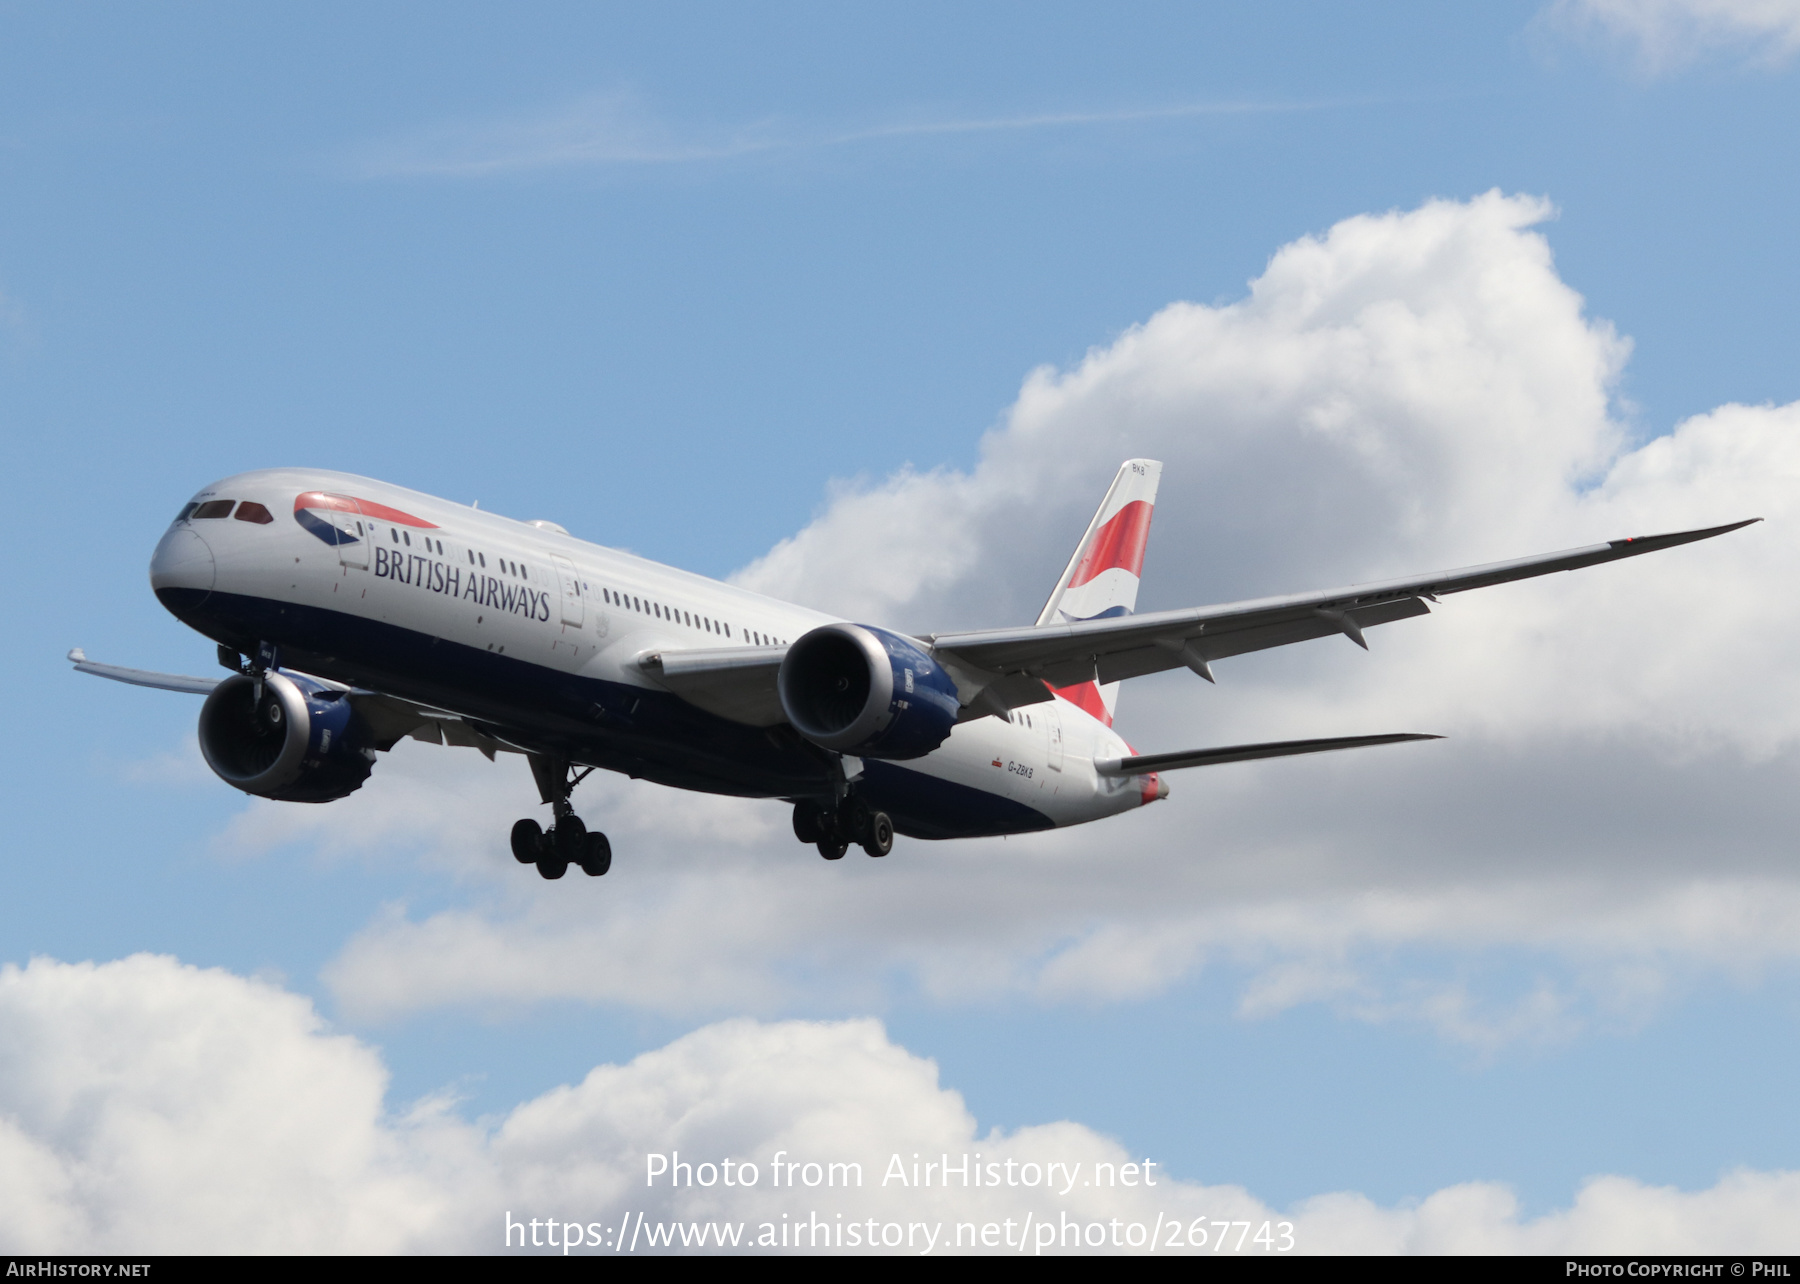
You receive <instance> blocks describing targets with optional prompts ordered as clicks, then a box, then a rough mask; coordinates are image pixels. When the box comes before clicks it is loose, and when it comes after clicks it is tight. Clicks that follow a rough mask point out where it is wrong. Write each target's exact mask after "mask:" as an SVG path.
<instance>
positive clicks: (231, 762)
mask: <svg viewBox="0 0 1800 1284" xmlns="http://www.w3.org/2000/svg"><path fill="white" fill-rule="evenodd" d="M200 752H201V753H202V754H204V755H205V757H206V765H207V766H209V767H211V768H212V769H213V771H214V773H215V774H216V775H217V776H218V777H219V779H221V780H223V781H224V782H225V783H226V784H228V785H231V786H232V787H234V788H237V789H241V790H243V791H244V792H245V793H247V794H255V795H256V796H257V797H259V798H273V799H275V800H277V801H278V802H331V801H332V800H333V799H337V798H342V797H344V796H345V795H346V794H351V793H354V792H356V790H358V789H360V788H361V787H362V783H363V781H365V780H367V779H368V778H369V773H370V772H371V771H373V770H374V768H375V751H374V749H373V748H372V747H371V745H370V737H369V736H368V734H367V729H366V728H365V727H364V726H363V725H362V722H361V720H360V719H358V718H357V716H356V711H355V710H354V709H352V708H351V707H350V701H349V700H348V699H347V698H346V697H345V695H344V693H343V692H341V691H337V690H334V689H332V688H330V687H327V686H325V685H324V684H323V683H320V682H315V681H314V680H313V679H311V678H306V677H302V676H300V675H298V674H288V673H277V672H270V673H266V674H264V675H263V680H262V697H261V699H258V698H257V694H256V682H255V680H254V679H252V678H250V677H247V676H246V675H244V674H241V673H240V674H238V675H236V676H235V677H230V678H226V679H225V681H223V682H221V683H220V684H219V685H218V686H216V687H214V688H213V691H212V694H211V695H209V696H207V697H206V704H205V705H203V706H202V707H201V709H200Z"/></svg>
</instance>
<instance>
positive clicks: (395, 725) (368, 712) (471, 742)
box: [69, 647, 525, 759]
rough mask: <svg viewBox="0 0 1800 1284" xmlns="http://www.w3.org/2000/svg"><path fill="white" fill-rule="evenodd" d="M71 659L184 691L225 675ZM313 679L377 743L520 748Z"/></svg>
mask: <svg viewBox="0 0 1800 1284" xmlns="http://www.w3.org/2000/svg"><path fill="white" fill-rule="evenodd" d="M69 659H70V661H71V662H73V664H74V665H75V671H76V672H77V673H91V674H93V675H94V676H95V677H96V678H108V679H110V680H112V681H114V682H129V683H131V685H133V686H138V687H154V688H156V689H157V690H159V691H181V692H184V693H186V694H188V695H208V694H210V693H211V692H212V689H213V688H214V687H216V686H218V685H219V683H221V682H223V681H225V679H224V678H196V677H189V676H187V675H186V674H181V673H152V672H151V671H150V670H148V669H127V668H122V667H120V666H119V665H116V664H96V663H95V662H94V661H92V660H90V659H88V658H87V653H86V652H85V651H83V650H82V649H81V648H80V647H76V648H75V649H74V650H72V651H70V652H69ZM306 676H307V677H309V678H312V680H313V681H315V682H322V683H324V684H325V685H326V686H328V687H336V688H338V689H339V690H341V691H347V692H349V695H350V703H351V704H352V705H354V706H355V708H356V712H357V714H358V715H359V716H361V717H362V719H363V720H364V721H365V722H367V723H368V724H369V727H370V729H371V730H372V731H374V733H375V738H376V742H377V747H379V748H382V749H386V748H389V747H391V746H392V745H393V744H394V742H395V741H397V740H399V739H401V738H402V737H403V736H411V737H412V738H413V739H414V740H423V741H424V742H425V743H426V744H433V745H461V746H464V747H466V748H470V749H479V750H480V751H481V752H482V753H484V754H486V755H487V756H488V757H489V758H490V759H491V758H492V757H493V756H494V754H495V753H497V752H506V753H523V752H525V751H524V750H523V749H520V748H518V747H516V746H514V745H511V744H508V743H507V742H506V741H504V740H498V739H496V738H494V737H493V736H491V735H489V734H488V733H487V732H486V731H484V730H482V729H481V728H479V727H477V726H475V725H474V724H472V723H470V722H469V721H468V720H467V719H465V718H463V717H461V716H460V715H458V714H454V713H449V712H446V711H445V710H443V709H433V708H431V707H430V706H428V705H422V704H417V703H415V702H413V701H411V700H402V699H400V698H399V697H398V696H390V695H383V694H381V693H380V692H379V691H365V690H363V689H362V688H360V687H347V686H345V685H344V684H343V683H341V682H332V681H330V680H329V679H326V678H320V677H315V676H314V675H313V674H310V673H309V674H307V675H306Z"/></svg>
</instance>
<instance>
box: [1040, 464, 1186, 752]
mask: <svg viewBox="0 0 1800 1284" xmlns="http://www.w3.org/2000/svg"><path fill="white" fill-rule="evenodd" d="M1161 480H1162V465H1161V464H1160V463H1158V462H1157V461H1156V460H1154V459H1127V460H1126V461H1125V462H1124V464H1122V465H1121V466H1120V468H1119V475H1118V476H1117V477H1115V478H1113V484H1112V489H1110V490H1108V491H1107V492H1106V498H1105V499H1104V500H1102V501H1101V502H1100V508H1099V511H1097V512H1096V513H1095V514H1094V520H1093V521H1091V522H1089V523H1088V528H1087V533H1086V534H1084V535H1083V536H1082V537H1081V543H1079V544H1077V545H1076V546H1075V555H1074V556H1073V557H1071V558H1070V559H1069V564H1068V566H1067V567H1065V568H1064V570H1063V573H1062V578H1061V579H1059V580H1058V581H1057V582H1056V589H1055V591H1054V592H1052V593H1051V594H1050V600H1049V601H1048V602H1046V603H1044V609H1043V612H1042V613H1041V614H1040V615H1039V616H1038V619H1037V622H1038V626H1039V627H1040V628H1041V627H1043V626H1044V625H1046V624H1069V623H1073V622H1075V621H1077V620H1097V619H1109V618H1111V617H1113V616H1119V615H1130V614H1131V613H1132V611H1133V610H1135V609H1136V607H1137V593H1138V579H1139V577H1140V576H1141V574H1142V573H1143V569H1144V544H1145V542H1146V541H1147V540H1148V539H1149V538H1150V514H1151V512H1152V510H1153V509H1154V508H1155V506H1156V484H1157V483H1158V482H1159V481H1161ZM1056 694H1057V695H1059V696H1061V697H1062V698H1063V699H1065V700H1067V701H1069V702H1070V703H1071V704H1074V705H1077V706H1079V707H1080V708H1082V709H1085V710H1086V711H1087V712H1088V713H1091V714H1092V715H1093V716H1094V717H1096V718H1098V719H1100V721H1102V722H1104V723H1105V724H1106V725H1107V726H1109V727H1110V726H1111V725H1112V719H1113V709H1114V707H1115V706H1116V705H1117V704H1118V699H1119V684H1118V683H1116V682H1109V683H1107V684H1106V685H1105V686H1099V685H1097V684H1096V683H1093V682H1083V683H1080V684H1078V685H1076V686H1072V687H1059V688H1057V689H1056Z"/></svg>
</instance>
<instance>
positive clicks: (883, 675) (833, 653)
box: [776, 624, 959, 758]
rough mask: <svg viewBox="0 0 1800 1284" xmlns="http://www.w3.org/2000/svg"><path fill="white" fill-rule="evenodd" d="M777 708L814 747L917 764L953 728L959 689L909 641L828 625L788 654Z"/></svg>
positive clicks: (798, 642) (876, 631)
mask: <svg viewBox="0 0 1800 1284" xmlns="http://www.w3.org/2000/svg"><path fill="white" fill-rule="evenodd" d="M776 688H777V690H778V691H779V692H780V695H781V707H782V710H783V712H785V713H786V714H787V719H788V721H789V722H791V723H792V724H793V725H794V729H795V730H796V731H798V732H799V733H800V734H801V735H803V736H805V737H806V738H807V739H808V740H810V741H812V742H813V743H814V744H816V745H819V746H821V747H823V748H826V749H832V750H835V751H837V752H838V753H848V754H856V755H858V756H860V757H865V758H921V757H923V756H925V755H926V754H928V753H930V752H931V751H932V750H933V749H936V748H937V747H938V746H939V745H941V744H943V743H944V740H945V739H946V738H947V737H948V736H949V734H950V730H951V728H952V727H954V726H955V725H956V715H957V710H958V708H959V701H958V700H957V695H956V684H955V683H954V682H953V681H951V679H950V675H949V674H947V673H945V672H944V669H943V666H942V665H940V664H938V663H937V661H935V660H933V659H932V658H931V656H930V655H928V654H926V652H925V651H924V650H922V649H921V648H920V647H919V645H918V644H917V643H915V642H914V641H913V640H912V639H911V638H908V637H903V636H902V635H900V634H898V633H890V632H888V631H887V630H886V629H877V628H873V627H871V626H869V625H866V624H825V625H821V626H820V627H818V628H816V629H814V630H812V631H811V632H810V633H807V634H805V635H804V636H802V637H801V638H799V639H798V640H796V641H795V642H794V643H793V644H792V645H791V646H789V647H788V651H787V656H786V658H785V659H783V660H782V662H781V673H780V675H779V676H778V677H777V679H776Z"/></svg>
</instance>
